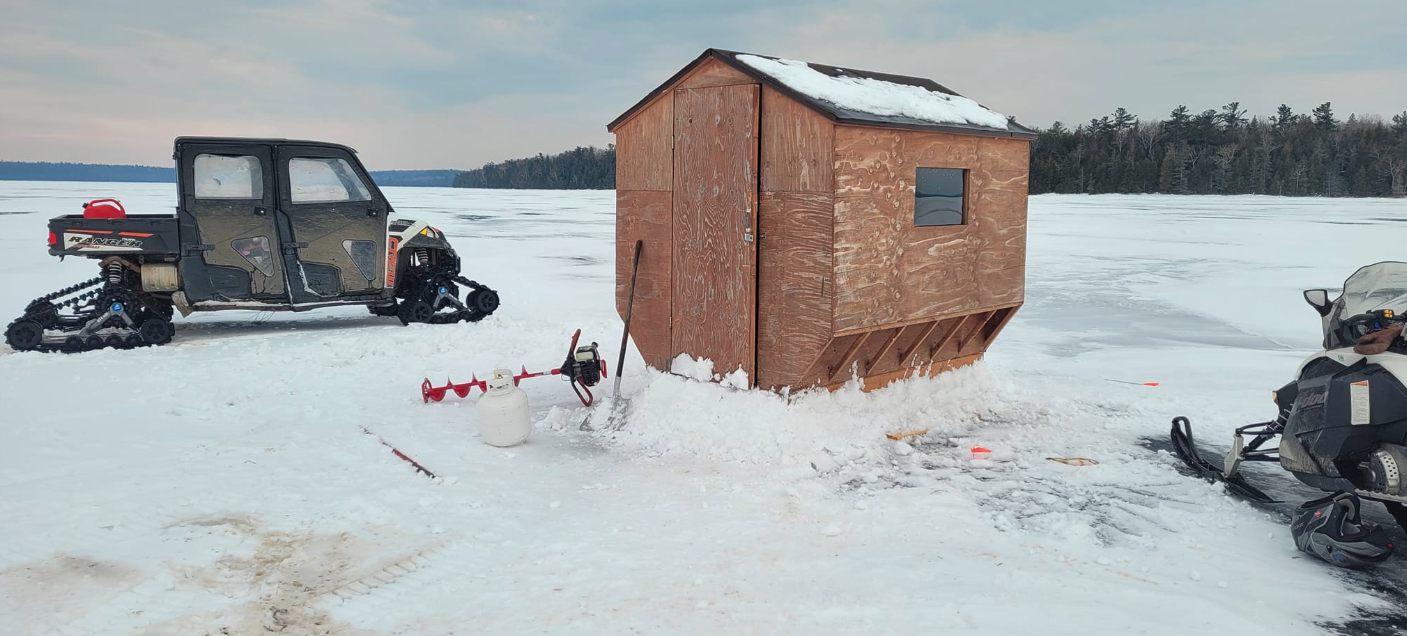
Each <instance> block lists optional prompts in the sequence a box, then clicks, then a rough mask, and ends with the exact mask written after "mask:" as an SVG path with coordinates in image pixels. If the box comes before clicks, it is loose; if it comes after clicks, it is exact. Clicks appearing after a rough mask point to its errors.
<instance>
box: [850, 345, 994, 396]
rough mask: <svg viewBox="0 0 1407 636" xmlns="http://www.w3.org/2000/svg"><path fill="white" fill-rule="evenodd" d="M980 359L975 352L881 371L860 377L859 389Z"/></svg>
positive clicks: (930, 373)
mask: <svg viewBox="0 0 1407 636" xmlns="http://www.w3.org/2000/svg"><path fill="white" fill-rule="evenodd" d="M981 359H982V354H980V353H975V354H972V355H970V356H962V357H958V358H953V359H952V360H943V361H939V362H934V363H933V364H927V365H923V366H917V367H910V368H907V369H900V370H898V371H891V372H889V373H881V374H879V375H872V376H869V377H864V378H860V390H861V391H864V392H866V393H869V392H870V391H873V390H875V389H882V388H884V387H886V386H889V384H890V383H891V382H895V381H898V380H903V379H905V378H911V377H913V376H922V377H931V376H935V375H938V374H939V373H942V372H944V371H951V370H953V369H961V368H962V367H965V366H969V365H971V364H973V363H975V362H977V361H978V360H981ZM847 382H848V380H847ZM842 386H845V382H836V383H834V384H827V385H826V388H827V389H829V390H831V391H834V390H836V389H839V388H840V387H842Z"/></svg>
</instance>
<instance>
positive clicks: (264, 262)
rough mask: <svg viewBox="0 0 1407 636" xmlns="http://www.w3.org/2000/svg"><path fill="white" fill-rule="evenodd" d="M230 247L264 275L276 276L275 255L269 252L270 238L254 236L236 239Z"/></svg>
mask: <svg viewBox="0 0 1407 636" xmlns="http://www.w3.org/2000/svg"><path fill="white" fill-rule="evenodd" d="M230 247H231V248H234V251H235V253H237V254H239V255H240V256H242V257H244V260H246V261H249V264H250V265H253V266H254V269H257V270H259V272H260V273H262V274H263V275H265V276H273V275H274V256H273V254H274V253H273V252H272V251H271V250H269V237H267V236H252V237H249V238H242V239H235V240H233V241H230Z"/></svg>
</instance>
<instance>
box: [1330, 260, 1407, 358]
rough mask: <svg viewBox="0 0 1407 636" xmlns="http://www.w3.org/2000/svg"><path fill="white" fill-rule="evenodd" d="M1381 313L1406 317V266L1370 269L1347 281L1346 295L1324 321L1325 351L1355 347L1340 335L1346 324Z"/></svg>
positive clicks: (1381, 265)
mask: <svg viewBox="0 0 1407 636" xmlns="http://www.w3.org/2000/svg"><path fill="white" fill-rule="evenodd" d="M1380 309H1391V310H1392V311H1393V313H1394V314H1397V315H1404V316H1407V263H1398V262H1383V263H1377V264H1374V265H1369V266H1367V267H1364V268H1362V269H1359V270H1358V271H1357V272H1354V274H1353V275H1352V276H1349V277H1348V280H1346V281H1344V284H1343V295H1341V296H1339V299H1338V300H1336V301H1334V307H1333V309H1332V311H1330V313H1329V315H1328V316H1326V317H1325V320H1324V346H1325V348H1328V349H1337V348H1340V347H1349V346H1353V341H1352V340H1350V339H1348V338H1347V337H1346V336H1345V335H1344V334H1343V333H1341V332H1342V329H1341V328H1342V326H1343V321H1344V320H1346V319H1349V318H1353V317H1354V316H1358V315H1361V314H1366V313H1369V312H1373V311H1377V310H1380Z"/></svg>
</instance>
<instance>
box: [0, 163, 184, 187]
mask: <svg viewBox="0 0 1407 636" xmlns="http://www.w3.org/2000/svg"><path fill="white" fill-rule="evenodd" d="M0 180H3V181H118V182H128V183H175V182H176V170H175V169H173V168H155V167H152V166H114V165H106V164H92V163H51V162H48V161H0Z"/></svg>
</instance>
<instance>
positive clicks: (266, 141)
mask: <svg viewBox="0 0 1407 636" xmlns="http://www.w3.org/2000/svg"><path fill="white" fill-rule="evenodd" d="M185 144H231V145H237V144H251V145H260V146H317V147H319V148H337V149H339V150H346V151H347V152H350V153H352V154H356V152H357V151H356V149H354V148H352V147H351V146H346V145H343V144H334V143H331V142H326V141H313V140H310V139H278V138H272V137H177V138H176V147H178V148H179V147H180V146H183V145H185Z"/></svg>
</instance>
